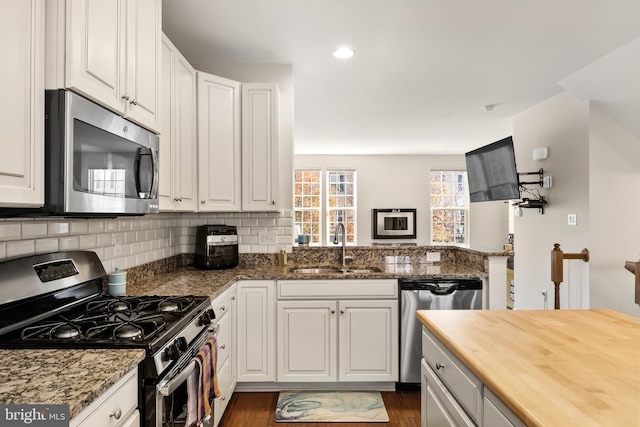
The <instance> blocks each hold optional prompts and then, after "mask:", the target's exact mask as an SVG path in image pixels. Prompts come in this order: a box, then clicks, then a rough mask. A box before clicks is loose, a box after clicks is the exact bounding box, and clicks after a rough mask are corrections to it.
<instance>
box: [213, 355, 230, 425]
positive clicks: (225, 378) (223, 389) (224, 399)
mask: <svg viewBox="0 0 640 427" xmlns="http://www.w3.org/2000/svg"><path fill="white" fill-rule="evenodd" d="M230 381H231V363H230V360H227V361H226V362H225V363H223V364H221V365H219V366H218V388H219V389H220V397H218V398H216V399H215V400H214V401H213V427H218V425H220V420H221V419H222V416H223V415H224V411H225V410H226V409H227V405H229V400H231V391H230Z"/></svg>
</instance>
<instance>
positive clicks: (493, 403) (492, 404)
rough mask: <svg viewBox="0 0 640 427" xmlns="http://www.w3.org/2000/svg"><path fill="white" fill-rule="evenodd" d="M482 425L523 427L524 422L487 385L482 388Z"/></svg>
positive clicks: (488, 426)
mask: <svg viewBox="0 0 640 427" xmlns="http://www.w3.org/2000/svg"><path fill="white" fill-rule="evenodd" d="M482 425H483V426H486V427H525V425H524V423H523V422H522V421H520V420H519V419H518V417H516V416H515V415H514V414H513V412H511V411H510V410H509V408H507V407H506V406H505V404H504V403H502V402H501V401H500V399H498V398H497V397H496V396H495V395H494V394H493V393H492V392H491V390H489V389H488V388H487V387H485V388H484V405H483V408H482Z"/></svg>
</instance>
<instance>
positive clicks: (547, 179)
mask: <svg viewBox="0 0 640 427" xmlns="http://www.w3.org/2000/svg"><path fill="white" fill-rule="evenodd" d="M552 185H553V179H552V178H551V176H545V177H544V178H543V179H542V187H543V188H551V186H552Z"/></svg>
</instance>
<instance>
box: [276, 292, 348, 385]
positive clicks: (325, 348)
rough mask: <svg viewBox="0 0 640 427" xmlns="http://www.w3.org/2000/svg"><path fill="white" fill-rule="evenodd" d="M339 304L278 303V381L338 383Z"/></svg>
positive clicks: (320, 302)
mask: <svg viewBox="0 0 640 427" xmlns="http://www.w3.org/2000/svg"><path fill="white" fill-rule="evenodd" d="M336 306H337V302H336V301H278V305H277V307H278V308H277V312H278V318H277V325H278V381H281V382H300V381H311V382H322V381H330V382H335V381H336V380H337V379H338V375H337V372H336V365H337V348H336V344H337V334H336V332H337V320H336V319H337V314H336Z"/></svg>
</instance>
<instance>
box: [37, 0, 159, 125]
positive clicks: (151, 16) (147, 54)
mask: <svg viewBox="0 0 640 427" xmlns="http://www.w3.org/2000/svg"><path fill="white" fill-rule="evenodd" d="M47 50H48V53H47V86H48V87H49V88H70V89H73V90H74V91H76V92H79V93H81V94H83V95H85V96H87V97H89V98H91V99H93V100H95V101H97V102H98V103H100V104H102V105H103V106H105V107H107V108H109V109H111V110H114V111H116V112H118V113H120V114H122V115H123V116H126V117H127V118H128V119H130V120H132V121H134V122H136V123H138V124H140V125H142V126H144V127H146V128H149V129H151V130H153V131H158V130H159V117H158V116H159V114H160V111H159V105H160V93H159V85H160V51H161V1H160V0H66V1H65V0H47Z"/></svg>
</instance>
